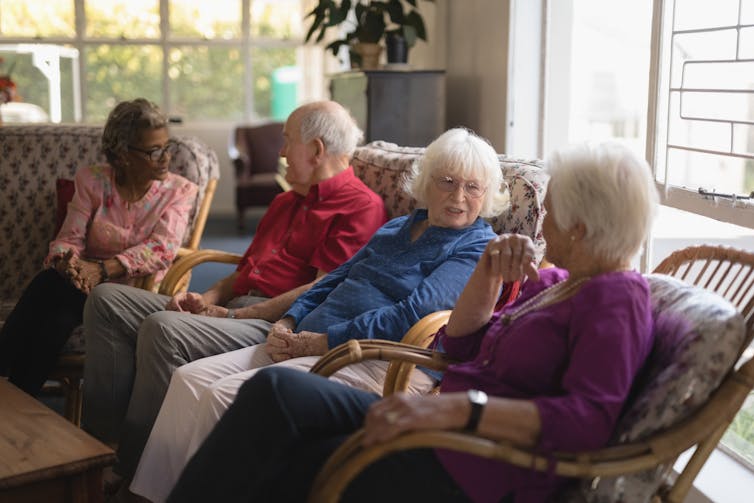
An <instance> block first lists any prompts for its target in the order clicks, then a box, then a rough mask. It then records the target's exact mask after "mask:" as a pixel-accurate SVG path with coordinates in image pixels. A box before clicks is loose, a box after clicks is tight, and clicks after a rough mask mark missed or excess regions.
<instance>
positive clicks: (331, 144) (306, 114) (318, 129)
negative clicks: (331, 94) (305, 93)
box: [300, 101, 364, 159]
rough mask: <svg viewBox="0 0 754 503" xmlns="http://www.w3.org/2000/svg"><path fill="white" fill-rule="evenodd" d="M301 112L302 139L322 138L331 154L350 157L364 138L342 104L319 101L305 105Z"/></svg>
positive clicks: (307, 140) (305, 141)
mask: <svg viewBox="0 0 754 503" xmlns="http://www.w3.org/2000/svg"><path fill="white" fill-rule="evenodd" d="M300 113H301V141H302V142H304V143H308V142H310V141H312V140H313V139H315V138H319V139H320V140H322V143H324V145H325V149H326V150H327V153H328V154H330V155H336V156H337V155H345V156H348V158H349V159H350V158H351V157H352V156H353V152H354V150H356V145H358V144H359V143H360V142H361V140H362V139H363V138H364V133H362V131H361V129H359V126H358V125H357V124H356V121H355V120H354V119H353V117H351V115H350V114H349V113H348V111H347V110H346V109H345V108H343V107H342V106H340V105H338V104H337V103H335V102H332V101H318V102H314V103H309V104H308V105H303V106H302V107H301V109H300Z"/></svg>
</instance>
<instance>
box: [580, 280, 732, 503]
mask: <svg viewBox="0 0 754 503" xmlns="http://www.w3.org/2000/svg"><path fill="white" fill-rule="evenodd" d="M647 279H648V280H649V284H650V288H651V291H652V311H653V316H654V330H655V343H654V347H653V349H652V353H651V354H650V356H649V358H648V360H647V362H646V363H645V365H644V368H643V370H642V371H641V374H640V375H639V377H638V378H637V382H636V383H635V385H634V389H635V390H638V392H635V393H634V396H633V397H632V398H631V400H630V401H629V403H628V405H627V408H626V410H625V411H624V413H623V414H622V416H621V419H620V421H619V423H618V426H617V428H616V431H615V433H614V440H613V442H612V443H615V444H620V443H624V442H631V441H635V440H641V439H643V438H646V437H647V436H649V435H650V434H652V433H655V432H658V431H661V430H663V429H665V428H667V427H669V426H671V425H673V424H676V423H678V422H679V421H680V420H682V419H683V418H685V417H688V416H689V414H691V413H692V412H694V411H695V410H697V409H698V408H699V407H700V406H701V405H702V404H703V403H704V402H705V401H706V400H707V398H708V397H709V396H710V394H711V393H712V392H713V391H714V390H715V389H716V388H717V387H718V386H719V385H720V383H721V381H722V380H723V378H724V377H725V375H726V374H727V373H728V371H729V370H730V369H731V368H732V366H733V364H734V363H735V361H736V359H737V357H738V354H739V350H740V349H741V344H742V343H743V340H744V335H745V328H744V322H743V318H742V317H741V315H740V314H739V313H738V311H737V310H736V308H735V307H733V305H731V304H730V303H729V302H727V301H726V300H724V299H723V298H722V297H720V296H718V295H716V294H714V293H712V292H710V291H707V290H704V289H703V288H700V287H695V286H689V285H687V284H685V283H683V282H682V281H680V280H678V279H675V278H671V277H669V276H664V275H661V274H651V275H648V276H647ZM671 466H672V463H669V464H668V465H667V466H660V467H658V468H656V469H652V470H649V471H646V472H640V473H637V474H633V475H626V476H621V477H614V478H603V479H600V480H595V481H589V482H584V483H582V485H581V489H582V495H583V497H584V498H585V499H586V501H588V502H591V503H607V502H618V501H632V502H644V501H649V498H650V497H651V496H652V494H654V492H655V491H656V490H657V488H658V487H659V486H660V484H661V483H662V479H663V476H664V474H665V473H666V472H667V471H668V469H670V468H671ZM577 500H578V501H581V499H580V498H577Z"/></svg>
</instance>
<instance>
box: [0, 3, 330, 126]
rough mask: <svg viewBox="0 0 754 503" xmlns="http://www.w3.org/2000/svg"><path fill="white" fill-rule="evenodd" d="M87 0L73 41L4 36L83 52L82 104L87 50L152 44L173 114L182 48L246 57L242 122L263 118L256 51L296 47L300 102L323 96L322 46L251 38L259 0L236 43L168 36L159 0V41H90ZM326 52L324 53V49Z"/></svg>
mask: <svg viewBox="0 0 754 503" xmlns="http://www.w3.org/2000/svg"><path fill="white" fill-rule="evenodd" d="M87 1H94V0H73V8H74V29H75V34H74V36H73V37H68V36H51V37H43V38H37V37H16V36H4V35H0V43H1V44H30V45H37V44H40V45H41V44H44V45H58V46H65V47H70V48H71V49H73V50H76V51H78V54H79V57H78V75H80V76H81V78H79V79H78V82H77V85H78V92H77V93H76V94H78V95H79V96H81V97H82V98H83V99H82V104H84V103H86V98H85V97H86V96H88V93H87V82H86V78H85V77H84V76H85V75H87V73H86V72H87V62H86V57H84V54H86V49H90V48H92V47H97V46H100V45H111V46H153V47H157V48H158V49H159V50H160V51H162V54H163V58H162V69H161V79H162V82H161V99H162V101H161V103H162V108H163V110H165V112H166V113H167V114H168V115H172V114H173V110H172V107H173V103H172V99H171V92H170V80H169V78H168V70H169V64H170V63H169V61H168V55H169V54H170V51H171V50H172V49H175V48H180V47H187V46H190V47H208V46H209V47H211V46H214V47H233V48H237V49H238V50H239V51H240V53H241V59H242V64H243V94H244V95H243V104H244V109H243V115H242V120H243V121H247V122H249V121H254V120H259V119H264V118H265V117H260V116H258V115H257V114H256V112H255V102H254V88H253V83H254V78H255V75H254V69H253V66H254V64H253V61H252V60H251V54H252V52H253V51H254V49H260V48H261V49H291V48H292V49H296V50H297V51H300V57H299V58H298V59H299V62H300V65H299V66H300V67H301V71H302V76H303V78H302V79H301V86H302V88H301V89H300V93H301V97H300V99H301V100H304V101H305V100H308V99H310V98H311V97H313V96H320V95H321V94H322V92H323V91H322V89H323V85H322V84H321V83H320V82H319V80H321V79H316V78H314V79H310V78H309V77H311V76H313V75H322V74H323V70H322V67H323V61H322V60H323V58H322V56H321V54H318V52H317V51H316V49H317V46H312V45H308V46H307V45H305V44H304V39H303V35H302V36H301V37H296V38H288V39H285V38H274V37H254V36H252V35H251V15H250V12H251V4H252V2H253V1H254V0H240V8H241V19H240V22H241V36H240V38H233V39H222V38H218V39H209V40H207V39H201V38H193V37H171V36H169V25H170V19H169V0H157V1H158V5H159V15H160V35H159V37H155V38H120V37H115V38H114V37H89V36H87V35H86V15H85V3H86V2H87ZM308 1H309V0H299V2H300V4H301V10H302V14H304V13H305V12H306V11H305V9H306V7H307V5H308ZM319 52H321V51H319ZM81 108H82V111H81V116H80V118H77V119H78V120H80V121H81V122H84V123H86V122H87V119H88V117H87V107H86V105H84V106H82V107H81ZM218 121H220V122H222V121H223V119H219V120H216V121H215V122H218ZM228 121H232V122H236V121H235V120H232V119H228Z"/></svg>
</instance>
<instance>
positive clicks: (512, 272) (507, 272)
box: [484, 234, 539, 281]
mask: <svg viewBox="0 0 754 503" xmlns="http://www.w3.org/2000/svg"><path fill="white" fill-rule="evenodd" d="M484 256H485V257H486V258H487V259H488V261H489V262H488V264H489V268H490V271H489V272H490V275H492V276H502V277H503V279H504V280H505V281H515V280H522V279H523V278H524V276H526V277H528V278H529V279H531V280H534V281H536V280H538V279H539V271H538V270H537V266H536V264H535V263H534V257H535V256H536V249H535V248H534V243H533V242H532V240H531V238H529V237H528V236H522V235H520V234H503V235H501V236H497V237H496V238H494V239H492V240H491V241H490V242H489V243H488V244H487V248H486V249H485V251H484Z"/></svg>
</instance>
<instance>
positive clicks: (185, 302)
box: [165, 292, 227, 314]
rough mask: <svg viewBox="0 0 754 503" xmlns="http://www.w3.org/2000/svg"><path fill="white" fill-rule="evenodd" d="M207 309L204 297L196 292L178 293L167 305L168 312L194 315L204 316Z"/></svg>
mask: <svg viewBox="0 0 754 503" xmlns="http://www.w3.org/2000/svg"><path fill="white" fill-rule="evenodd" d="M207 307H208V304H207V303H206V302H204V297H202V296H201V295H200V294H198V293H195V292H178V293H177V294H175V295H174V296H173V298H172V299H170V300H169V301H168V303H167V304H165V310H166V311H181V312H183V311H185V312H189V313H193V314H202V313H203V312H204V311H206V310H207ZM226 313H227V311H226Z"/></svg>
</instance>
